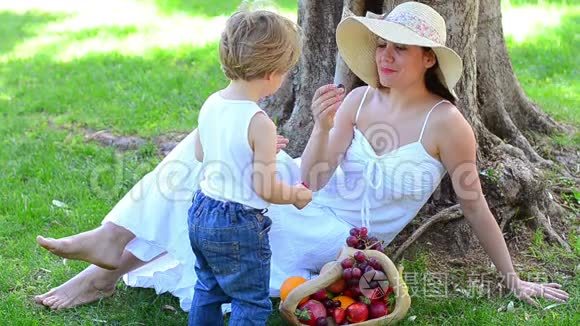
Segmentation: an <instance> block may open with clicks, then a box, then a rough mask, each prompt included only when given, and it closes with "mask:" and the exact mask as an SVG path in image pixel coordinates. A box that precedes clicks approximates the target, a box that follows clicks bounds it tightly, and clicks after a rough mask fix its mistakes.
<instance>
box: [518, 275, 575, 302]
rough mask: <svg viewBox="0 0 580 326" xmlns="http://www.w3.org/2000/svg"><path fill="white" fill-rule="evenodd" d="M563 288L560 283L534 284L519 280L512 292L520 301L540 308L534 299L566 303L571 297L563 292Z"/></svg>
mask: <svg viewBox="0 0 580 326" xmlns="http://www.w3.org/2000/svg"><path fill="white" fill-rule="evenodd" d="M561 287H562V286H561V285H560V284H558V283H534V282H526V281H522V280H520V279H518V280H517V281H516V282H515V285H514V287H513V289H512V290H513V292H514V295H515V296H516V297H517V298H518V299H520V300H522V301H525V302H527V303H529V304H531V305H533V306H536V307H539V306H540V304H539V303H538V302H537V301H536V300H534V299H533V298H534V297H538V298H546V299H548V300H553V301H556V302H560V303H565V302H566V301H567V300H568V297H569V295H568V293H566V291H564V290H561V289H560V288H561Z"/></svg>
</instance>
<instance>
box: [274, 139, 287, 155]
mask: <svg viewBox="0 0 580 326" xmlns="http://www.w3.org/2000/svg"><path fill="white" fill-rule="evenodd" d="M288 142H289V140H288V138H286V137H284V136H282V135H278V136H277V137H276V154H278V153H280V151H281V150H283V149H284V148H286V145H288Z"/></svg>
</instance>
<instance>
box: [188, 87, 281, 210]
mask: <svg viewBox="0 0 580 326" xmlns="http://www.w3.org/2000/svg"><path fill="white" fill-rule="evenodd" d="M260 112H262V113H263V114H266V113H265V112H264V111H263V110H262V109H261V108H260V107H259V106H258V105H257V104H256V103H255V102H252V101H245V100H228V99H224V98H223V97H222V96H221V95H220V94H219V92H216V93H214V94H212V95H211V96H210V97H209V98H208V99H207V100H206V101H205V103H204V104H203V106H202V108H201V110H200V112H199V117H198V125H199V127H198V129H199V136H200V139H201V145H202V147H203V153H204V157H203V177H202V180H201V182H200V188H201V190H202V191H203V193H204V194H206V195H207V196H209V197H211V198H213V199H216V200H221V201H233V202H237V203H241V204H244V205H246V206H250V207H253V208H257V209H264V208H266V207H268V206H269V205H270V204H269V203H268V202H266V201H265V200H263V199H262V198H261V197H260V196H258V194H256V192H254V190H253V186H252V173H253V157H254V151H253V150H252V148H251V147H250V144H249V142H248V128H249V126H250V121H251V120H252V118H253V117H254V115H256V114H259V113H260ZM192 155H193V153H192Z"/></svg>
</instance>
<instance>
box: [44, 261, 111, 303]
mask: <svg viewBox="0 0 580 326" xmlns="http://www.w3.org/2000/svg"><path fill="white" fill-rule="evenodd" d="M120 277H121V275H119V273H117V272H113V271H108V270H105V269H102V268H100V267H97V266H94V265H91V266H89V267H87V268H86V269H85V270H84V271H82V272H80V273H79V274H78V275H77V276H75V277H73V278H71V279H70V280H68V281H67V282H66V283H64V284H62V285H61V286H59V287H57V288H54V289H52V290H50V291H48V292H47V293H45V294H42V295H37V296H36V297H34V301H36V303H38V304H41V305H44V306H46V307H48V308H50V309H54V310H60V309H66V308H73V307H76V306H79V305H83V304H87V303H90V302H93V301H97V300H100V299H103V298H107V297H110V296H111V295H113V292H115V285H116V284H117V281H118V280H119V278H120Z"/></svg>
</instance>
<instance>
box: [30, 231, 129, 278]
mask: <svg viewBox="0 0 580 326" xmlns="http://www.w3.org/2000/svg"><path fill="white" fill-rule="evenodd" d="M134 237H135V235H134V234H133V233H131V232H130V231H128V230H127V229H125V228H123V227H120V226H118V225H115V224H113V223H105V224H104V225H102V226H100V227H99V228H97V229H94V230H91V231H88V232H83V233H79V234H77V235H73V236H70V237H66V238H61V239H53V238H44V237H42V236H38V237H36V242H38V244H39V245H40V246H42V247H43V248H45V249H46V250H48V251H50V252H52V253H53V254H55V255H57V256H60V257H63V258H69V259H76V260H83V261H86V262H89V263H91V264H93V265H97V266H99V267H102V268H105V269H109V270H113V269H116V268H118V267H119V263H120V261H121V255H122V254H123V251H124V250H125V246H126V245H127V243H129V241H131V240H132V239H133V238H134Z"/></svg>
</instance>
